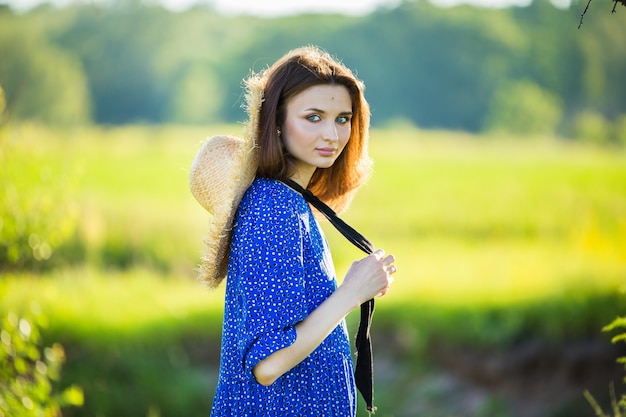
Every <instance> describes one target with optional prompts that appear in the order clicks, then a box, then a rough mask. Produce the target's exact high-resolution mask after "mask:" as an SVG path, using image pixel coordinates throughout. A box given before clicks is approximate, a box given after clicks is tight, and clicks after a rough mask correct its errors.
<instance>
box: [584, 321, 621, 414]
mask: <svg viewBox="0 0 626 417" xmlns="http://www.w3.org/2000/svg"><path fill="white" fill-rule="evenodd" d="M619 328H623V329H624V330H623V332H622V333H620V334H618V335H616V336H613V339H611V342H612V343H618V342H626V316H624V317H618V318H616V319H615V320H613V321H612V322H611V323H610V324H608V325H606V326H604V328H602V330H603V331H605V332H610V331H613V330H616V329H619ZM617 362H618V363H621V364H623V365H624V371H626V356H622V357H620V358H618V359H617ZM624 382H626V376H625V377H624ZM610 394H611V403H612V404H611V406H612V408H613V417H624V416H626V394H622V396H621V398H620V399H619V401H618V399H617V398H616V397H615V389H614V388H613V386H612V385H611V392H610ZM585 397H586V398H587V400H588V401H589V403H590V404H591V406H592V407H593V409H594V411H595V412H596V415H597V416H598V417H609V416H608V415H607V414H605V413H604V411H603V410H602V408H601V407H600V405H599V404H598V402H597V401H596V400H595V399H594V398H593V397H592V396H591V394H590V393H589V391H585Z"/></svg>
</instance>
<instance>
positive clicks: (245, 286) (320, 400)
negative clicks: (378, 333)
mask: <svg viewBox="0 0 626 417" xmlns="http://www.w3.org/2000/svg"><path fill="white" fill-rule="evenodd" d="M230 250H231V251H230V257H229V261H228V277H227V280H226V299H225V307H224V326H223V329H222V347H221V358H220V374H219V381H218V385H217V391H216V393H215V399H214V400H213V407H212V409H211V416H212V417H227V416H228V417H235V416H237V417H244V416H245V417H253V416H254V417H261V416H262V417H270V416H277V417H278V416H280V417H290V416H293V417H295V416H298V417H305V416H310V417H331V416H332V417H354V416H355V415H356V389H355V385H354V376H353V367H352V358H351V352H350V343H349V338H348V332H347V329H346V325H345V321H342V323H341V324H340V325H338V326H337V327H336V328H335V329H334V330H333V331H332V332H331V334H330V335H329V336H328V337H327V338H326V339H325V340H324V341H323V342H322V344H321V345H320V346H318V348H317V349H315V351H313V353H311V355H309V356H308V357H307V358H306V359H304V360H303V361H302V362H301V363H300V364H298V365H296V366H295V367H294V368H293V369H291V370H290V371H288V372H287V373H285V374H284V375H282V376H281V377H280V378H279V379H278V380H277V381H276V382H274V383H273V384H272V385H270V386H269V387H265V386H263V385H261V384H259V383H258V382H257V381H256V379H255V378H254V375H253V374H252V369H253V368H254V366H255V365H256V364H257V363H258V362H259V361H261V360H262V359H264V358H266V357H268V356H269V355H271V354H272V353H274V352H275V351H277V350H280V349H282V348H285V347H287V346H290V345H291V344H293V343H294V342H295V340H296V330H295V328H294V326H295V325H296V324H297V323H298V322H300V321H302V320H304V319H305V318H306V317H307V316H308V315H309V313H311V312H312V311H313V310H314V309H315V308H316V307H317V306H319V305H320V304H321V303H322V302H323V301H324V300H325V299H326V298H328V296H330V295H331V294H332V293H333V291H335V289H336V288H337V282H336V279H335V271H334V267H333V263H332V259H331V257H330V252H329V250H328V246H327V243H326V240H325V238H324V236H323V233H322V231H321V229H320V227H319V225H318V223H317V221H316V220H315V218H314V217H313V213H312V211H311V209H310V208H309V205H308V204H307V203H306V201H305V200H304V198H303V197H302V196H301V195H300V194H298V193H296V192H295V191H293V190H292V189H291V188H289V187H287V186H286V185H285V184H283V183H281V182H278V181H275V180H270V179H266V178H258V179H256V180H255V181H254V183H253V184H252V185H251V186H250V188H249V189H248V190H247V192H246V194H245V195H244V197H243V199H242V201H241V204H240V205H239V208H238V210H237V213H236V215H235V220H234V226H233V231H232V240H231V249H230Z"/></svg>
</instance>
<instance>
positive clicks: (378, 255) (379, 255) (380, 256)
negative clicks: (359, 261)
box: [372, 249, 385, 261]
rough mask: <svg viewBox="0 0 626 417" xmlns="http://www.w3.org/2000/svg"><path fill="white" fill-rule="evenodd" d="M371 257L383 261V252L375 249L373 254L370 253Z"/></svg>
mask: <svg viewBox="0 0 626 417" xmlns="http://www.w3.org/2000/svg"><path fill="white" fill-rule="evenodd" d="M372 255H374V257H375V258H376V259H377V260H379V261H380V260H381V259H383V256H385V251H384V250H382V249H376V250H375V251H374V252H372Z"/></svg>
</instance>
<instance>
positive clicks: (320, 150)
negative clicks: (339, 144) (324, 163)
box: [316, 148, 337, 156]
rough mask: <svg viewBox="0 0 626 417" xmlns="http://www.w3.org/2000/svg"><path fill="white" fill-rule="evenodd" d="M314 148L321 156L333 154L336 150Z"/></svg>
mask: <svg viewBox="0 0 626 417" xmlns="http://www.w3.org/2000/svg"><path fill="white" fill-rule="evenodd" d="M316 150H317V153H319V154H320V155H321V156H333V155H335V153H336V152H337V148H317V149H316Z"/></svg>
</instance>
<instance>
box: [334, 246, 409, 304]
mask: <svg viewBox="0 0 626 417" xmlns="http://www.w3.org/2000/svg"><path fill="white" fill-rule="evenodd" d="M395 261H396V259H395V257H394V256H393V255H387V256H385V251H383V250H382V249H378V250H376V251H374V253H372V254H371V255H369V256H367V257H365V258H363V259H360V260H358V261H356V262H353V263H352V265H351V266H350V269H348V272H347V274H346V277H345V279H344V281H343V283H342V284H341V287H343V288H344V289H345V290H348V291H350V292H351V293H352V294H354V295H355V296H356V297H357V299H358V301H359V303H363V302H365V301H367V300H369V299H371V298H373V297H375V296H377V295H378V296H383V295H385V294H386V293H387V292H388V291H389V287H390V286H391V284H392V283H393V278H392V277H391V275H393V274H395V273H396V271H397V267H396V265H395V264H394V263H395Z"/></svg>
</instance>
